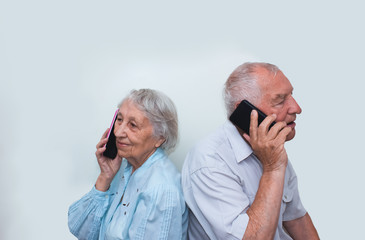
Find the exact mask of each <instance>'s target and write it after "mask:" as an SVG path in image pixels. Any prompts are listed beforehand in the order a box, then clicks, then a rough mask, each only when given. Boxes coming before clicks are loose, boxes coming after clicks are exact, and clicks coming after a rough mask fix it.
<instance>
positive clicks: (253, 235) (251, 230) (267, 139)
mask: <svg viewBox="0 0 365 240" xmlns="http://www.w3.org/2000/svg"><path fill="white" fill-rule="evenodd" d="M275 118H276V116H275V115H271V116H268V117H267V118H266V119H265V120H264V121H263V122H262V123H261V124H260V126H259V127H257V112H256V111H252V113H251V124H250V136H248V135H247V134H244V135H243V137H244V138H245V139H246V141H248V142H249V143H250V145H251V147H252V149H253V151H254V153H255V155H256V156H257V157H258V159H259V160H260V162H261V163H262V167H263V173H262V177H261V180H260V185H259V188H258V190H257V193H256V197H255V200H254V201H253V203H252V205H251V207H250V208H249V209H248V210H247V215H248V216H249V222H248V225H247V228H246V231H245V234H244V236H243V239H244V240H247V239H255V240H257V239H273V238H274V236H275V232H276V229H277V226H278V219H279V214H280V207H281V199H282V196H283V189H284V179H285V170H286V167H287V164H288V156H287V154H286V151H285V148H284V143H285V139H286V136H287V135H288V134H289V133H290V132H291V128H289V127H286V123H284V122H278V123H276V124H275V125H274V126H273V127H272V128H271V129H270V131H268V128H269V125H270V124H271V123H272V122H273V121H274V120H275Z"/></svg>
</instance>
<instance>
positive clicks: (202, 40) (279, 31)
mask: <svg viewBox="0 0 365 240" xmlns="http://www.w3.org/2000/svg"><path fill="white" fill-rule="evenodd" d="M363 9H364V5H363V4H362V3H361V1H352V0H350V1H346V3H345V1H341V2H339V1H301V2H293V1H275V3H274V1H272V2H269V1H268V2H264V1H257V2H255V3H252V2H251V1H250V2H249V1H236V0H232V1H216V0H210V1H207V0H203V1H192V0H185V1H183V2H177V1H167V0H166V1H160V0H157V1H94V0H88V1H85V0H81V1H70V0H64V1H57V2H56V1H41V0H35V1H24V0H15V1H6V0H0V81H1V85H0V112H1V124H0V130H1V132H0V134H1V140H0V164H1V165H0V188H1V189H0V192H1V197H0V239H4V240H14V239H16V240H17V239H21V240H23V239H32V240H33V239H34V240H43V239H53V240H58V239H59V240H65V239H74V238H73V236H72V235H71V234H70V233H69V232H68V228H67V210H68V206H69V205H70V204H71V203H72V202H73V201H75V200H77V199H78V198H80V197H81V196H82V195H83V194H84V193H86V192H87V191H89V189H90V188H91V187H92V185H93V183H94V181H95V180H96V177H97V174H98V165H97V163H96V160H95V156H94V152H95V145H96V143H97V142H98V140H99V138H100V136H101V134H102V133H103V132H104V130H105V129H106V128H107V127H108V125H109V124H110V121H111V118H112V115H113V112H114V110H115V108H116V106H117V104H118V103H119V101H120V100H121V99H122V98H123V96H124V95H125V94H126V93H127V92H129V91H130V90H131V89H133V88H135V89H138V88H154V89H158V90H161V91H163V92H165V93H166V94H167V95H168V96H170V97H171V98H172V100H173V101H174V102H175V104H176V106H177V109H178V114H179V122H180V142H179V145H178V147H177V149H176V151H175V152H174V153H173V154H172V155H171V158H172V159H173V161H174V162H175V163H176V166H177V167H178V168H179V169H181V166H182V164H183V161H184V157H185V154H186V153H187V151H188V150H189V149H190V148H191V147H192V145H193V144H195V143H196V142H197V141H198V140H199V139H201V138H202V137H204V136H205V135H207V134H208V133H210V132H211V131H213V130H214V129H215V128H217V127H218V126H219V125H220V124H222V123H223V122H224V121H225V112H224V109H223V101H222V97H221V91H222V86H223V84H224V82H225V80H226V79H227V77H228V75H229V74H230V73H231V72H232V71H233V69H234V68H235V67H236V66H238V65H239V64H241V63H243V62H245V61H266V62H271V63H274V64H276V65H278V66H279V67H280V68H281V69H282V71H283V72H284V73H285V74H286V75H287V77H288V78H289V79H290V80H291V82H292V84H293V86H294V88H295V90H294V96H295V97H296V99H297V101H298V103H299V104H300V105H301V107H302V109H303V113H302V114H301V115H300V116H298V119H297V128H296V129H297V135H296V138H295V139H294V140H293V141H291V142H289V143H288V144H287V150H288V152H289V157H290V159H291V161H292V163H293V166H294V168H295V169H296V172H297V175H298V178H299V186H300V193H301V196H302V200H303V203H304V205H305V206H306V208H307V210H308V211H309V213H310V214H311V216H312V219H313V222H314V224H315V225H316V227H317V230H318V232H319V234H320V236H321V238H322V239H360V238H361V237H362V236H363V231H362V228H363V225H364V220H363V218H362V215H364V214H365V211H364V210H365V207H364V206H365V205H364V202H365V197H364V190H363V189H364V187H363V186H362V185H363V183H364V182H365V177H364V167H365V164H364V161H365V158H364V155H363V151H362V150H363V149H362V147H363V144H364V134H365V130H364V128H365V127H364V123H363V119H364V117H365V114H364V110H363V109H364V107H363V103H364V97H363V92H364V91H363V87H364V84H363V81H364V74H363V69H364V68H363V63H364V60H363V57H364V55H365V54H364V53H365V48H364V42H365V36H364V30H363V29H364V22H365V15H364V13H363Z"/></svg>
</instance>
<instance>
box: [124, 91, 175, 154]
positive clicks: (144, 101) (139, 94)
mask: <svg viewBox="0 0 365 240" xmlns="http://www.w3.org/2000/svg"><path fill="white" fill-rule="evenodd" d="M126 100H129V101H131V102H133V103H134V104H136V106H137V108H138V109H139V110H141V111H142V112H144V113H145V114H146V117H147V118H148V119H149V120H150V122H151V123H152V126H153V134H154V136H155V137H163V138H164V139H165V142H164V143H163V144H162V145H161V148H162V149H164V150H165V151H166V152H167V153H171V152H172V151H173V149H174V148H175V146H176V144H177V141H178V135H179V133H178V118H177V112H176V108H175V104H174V103H173V102H172V101H171V99H170V98H169V97H168V96H166V95H165V94H164V93H162V92H159V91H156V90H153V89H140V90H132V91H131V92H130V93H129V94H128V95H127V96H126V97H125V98H124V99H123V100H122V102H121V103H120V104H119V107H120V106H121V105H122V104H123V102H124V101H126Z"/></svg>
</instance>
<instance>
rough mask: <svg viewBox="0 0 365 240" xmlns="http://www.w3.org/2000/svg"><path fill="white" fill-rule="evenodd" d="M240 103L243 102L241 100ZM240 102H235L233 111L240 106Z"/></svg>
mask: <svg viewBox="0 0 365 240" xmlns="http://www.w3.org/2000/svg"><path fill="white" fill-rule="evenodd" d="M242 101H243V100H242ZM242 101H239V102H236V103H235V104H234V109H236V108H237V107H238V105H240V103H241V102H242Z"/></svg>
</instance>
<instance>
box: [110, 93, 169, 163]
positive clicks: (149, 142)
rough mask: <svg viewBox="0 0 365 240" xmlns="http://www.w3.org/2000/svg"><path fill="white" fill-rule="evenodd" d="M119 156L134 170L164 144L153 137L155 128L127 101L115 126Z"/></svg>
mask: <svg viewBox="0 0 365 240" xmlns="http://www.w3.org/2000/svg"><path fill="white" fill-rule="evenodd" d="M114 134H115V137H116V145H117V149H118V155H119V156H120V157H124V158H126V159H127V160H128V162H130V163H131V164H132V165H133V167H134V168H138V167H139V166H141V165H142V164H143V163H144V162H145V161H146V160H147V159H148V158H149V157H150V156H151V155H152V154H153V153H154V152H155V150H156V148H158V147H159V146H161V144H162V143H163V142H164V139H162V138H161V139H158V138H156V137H155V136H153V126H152V124H151V122H150V121H149V119H148V118H147V117H146V116H145V114H144V113H143V112H142V111H140V110H139V109H138V108H137V106H136V105H135V104H134V103H133V102H131V101H129V100H126V101H124V102H123V104H122V105H121V107H120V108H119V113H118V117H117V120H116V121H115V125H114Z"/></svg>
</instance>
